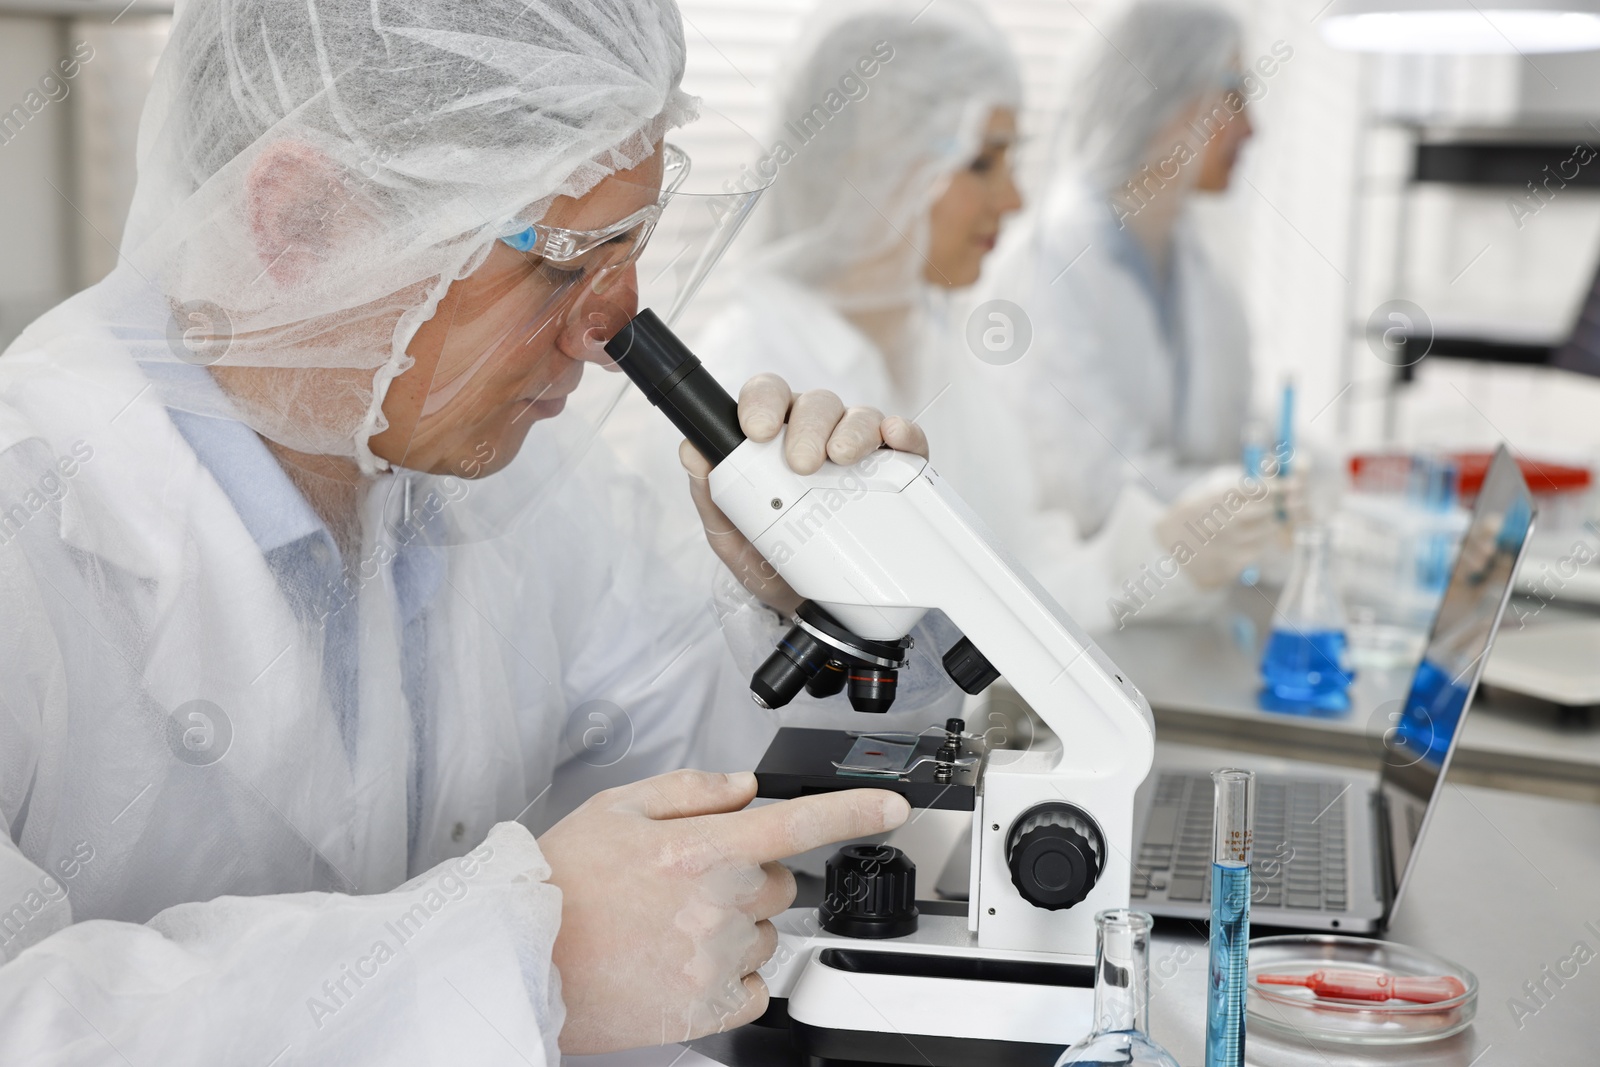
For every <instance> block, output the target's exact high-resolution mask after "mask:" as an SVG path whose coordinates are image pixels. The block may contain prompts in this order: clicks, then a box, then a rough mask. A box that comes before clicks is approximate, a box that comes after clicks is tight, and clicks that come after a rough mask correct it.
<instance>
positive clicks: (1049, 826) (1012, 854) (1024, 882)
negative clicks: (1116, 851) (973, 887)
mask: <svg viewBox="0 0 1600 1067" xmlns="http://www.w3.org/2000/svg"><path fill="white" fill-rule="evenodd" d="M1105 852H1106V848H1105V838H1104V837H1102V836H1101V834H1100V828H1099V827H1098V826H1096V825H1095V822H1094V820H1093V819H1091V818H1090V817H1089V815H1088V813H1087V812H1085V811H1084V810H1083V809H1082V808H1078V807H1074V806H1073V805H1071V804H1040V805H1039V806H1037V807H1034V808H1029V809H1028V810H1027V811H1025V812H1023V813H1022V815H1021V817H1019V818H1018V819H1017V821H1016V822H1014V823H1012V824H1011V832H1010V834H1008V835H1007V838H1006V865H1007V866H1008V867H1010V868H1011V881H1012V883H1013V884H1014V885H1016V887H1017V892H1018V893H1021V894H1022V899H1023V900H1026V901H1027V902H1028V903H1029V904H1032V905H1033V906H1034V907H1036V908H1044V909H1046V910H1048V911H1059V910H1060V909H1062V908H1070V907H1072V906H1073V905H1074V904H1076V903H1078V902H1079V901H1080V900H1082V899H1083V898H1084V897H1086V896H1088V895H1089V891H1090V890H1091V889H1093V888H1094V885H1095V882H1097V881H1098V880H1099V879H1100V872H1101V870H1103V869H1104V867H1105Z"/></svg>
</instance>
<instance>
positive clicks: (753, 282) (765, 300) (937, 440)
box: [694, 273, 1209, 631]
mask: <svg viewBox="0 0 1600 1067" xmlns="http://www.w3.org/2000/svg"><path fill="white" fill-rule="evenodd" d="M923 301H924V306H923V307H921V308H920V309H919V311H920V314H919V315H918V316H917V321H918V323H919V324H920V329H921V333H920V335H919V340H918V342H917V343H916V345H915V349H914V350H915V352H916V358H915V360H914V362H913V364H912V366H911V367H910V368H909V369H910V375H909V377H910V379H911V380H910V381H909V382H908V383H907V384H906V385H905V386H904V387H898V386H897V385H896V384H895V382H894V381H893V380H892V379H891V378H890V375H889V370H888V366H887V363H886V361H885V359H884V355H883V353H882V352H881V351H880V350H879V348H878V347H877V345H876V344H874V342H873V341H872V340H871V339H870V338H869V337H867V335H866V334H864V333H862V332H861V330H859V329H858V328H857V327H856V326H854V325H853V324H852V323H851V322H850V321H849V320H848V319H846V318H845V317H844V316H843V315H841V314H840V313H839V312H838V311H837V310H836V309H835V308H834V307H833V306H832V305H831V304H830V303H829V302H828V301H826V300H824V299H823V298H821V297H820V296H818V295H817V294H816V293H814V292H812V291H810V290H808V289H806V288H805V287H803V286H800V285H797V284H795V283H794V282H792V281H789V280H787V279H785V278H782V277H778V276H775V275H772V274H768V273H756V274H752V275H750V276H748V277H747V278H745V279H743V280H742V281H741V284H740V287H739V290H738V294H737V296H736V297H735V298H733V299H731V300H730V301H729V302H728V304H727V306H725V307H724V308H723V309H722V310H721V312H720V313H719V314H718V315H717V316H716V317H715V318H714V319H713V320H712V321H711V322H710V323H709V324H708V325H707V327H706V329H705V331H704V333H703V334H702V335H701V337H700V339H699V340H698V341H697V342H696V344H695V346H694V347H695V352H696V354H697V355H698V356H699V357H700V358H701V360H702V361H703V362H704V363H705V364H706V366H707V367H708V368H710V369H711V371H712V373H713V374H714V375H716V377H717V378H718V379H719V380H720V381H723V382H741V381H744V380H745V379H747V378H749V377H751V376H752V375H754V374H757V373H760V372H762V371H771V372H774V373H776V374H778V375H779V376H781V377H782V378H784V379H785V380H786V381H788V382H789V384H790V386H791V387H793V388H794V389H795V390H796V391H799V390H804V389H830V390H832V391H833V392H835V393H837V394H838V395H839V396H840V397H841V398H844V399H845V400H846V401H847V402H849V403H857V404H867V405H871V406H873V407H877V408H879V409H880V410H882V411H883V412H885V413H886V414H895V415H903V416H905V417H907V418H915V419H917V421H918V422H919V424H920V425H921V426H922V427H923V429H924V430H926V431H927V434H928V438H929V445H930V452H931V459H932V462H933V465H934V467H935V468H937V469H938V470H939V472H940V473H941V474H943V475H944V476H945V478H946V479H947V480H948V481H949V482H950V484H951V485H952V486H953V487H954V488H955V489H956V490H957V491H958V492H960V493H961V494H962V496H963V497H964V498H965V499H966V501H967V503H968V504H970V505H971V506H972V508H973V510H974V511H976V512H977V513H978V515H979V516H980V517H981V518H982V519H983V520H984V522H985V523H986V524H987V525H988V526H989V527H990V529H991V530H993V531H994V532H995V534H996V535H997V536H998V537H999V538H1000V540H1001V542H1002V543H1003V544H1005V545H1006V547H1007V548H1009V549H1010V550H1011V551H1012V553H1013V554H1014V555H1016V556H1017V558H1018V559H1019V560H1020V561H1021V562H1022V563H1023V564H1024V565H1025V566H1026V567H1027V568H1028V569H1029V570H1030V571H1032V573H1033V574H1034V576H1035V577H1036V578H1037V579H1038V580H1039V582H1040V584H1042V585H1043V586H1044V587H1045V589H1046V590H1048V591H1049V592H1050V593H1051V595H1052V596H1053V597H1054V598H1055V599H1056V600H1057V601H1058V602H1059V603H1060V604H1061V606H1062V607H1063V608H1065V609H1066V611H1067V613H1068V614H1069V615H1071V616H1072V617H1073V618H1074V619H1075V620H1077V621H1078V622H1079V623H1080V624H1081V625H1083V626H1084V627H1086V628H1087V629H1089V630H1091V631H1093V630H1099V629H1104V628H1106V627H1109V626H1112V625H1115V624H1116V622H1117V621H1118V614H1119V613H1118V611H1117V609H1116V607H1115V605H1114V604H1113V601H1114V600H1117V599H1122V600H1123V601H1124V603H1128V602H1129V601H1128V598H1127V596H1126V594H1125V592H1124V590H1123V583H1124V582H1127V581H1131V580H1136V579H1138V578H1139V577H1140V574H1141V571H1140V568H1141V567H1142V566H1143V565H1145V564H1153V563H1154V562H1156V561H1157V560H1159V559H1160V558H1161V557H1162V556H1163V555H1164V553H1163V551H1162V549H1161V546H1160V545H1159V544H1158V543H1157V541H1156V537H1155V526H1156V523H1157V522H1158V521H1159V520H1160V518H1161V516H1162V514H1163V513H1164V511H1165V507H1164V505H1162V504H1161V503H1160V502H1158V501H1157V500H1156V499H1155V498H1154V497H1153V496H1152V495H1151V494H1149V493H1147V492H1143V491H1142V490H1141V489H1139V488H1138V487H1129V488H1128V491H1126V492H1124V493H1122V494H1120V496H1119V499H1118V500H1117V501H1115V505H1114V507H1113V509H1112V514H1111V516H1110V518H1109V520H1108V521H1107V522H1105V523H1104V524H1103V527H1102V529H1101V530H1100V532H1099V533H1098V534H1097V535H1096V536H1095V537H1092V538H1084V537H1082V536H1081V535H1080V534H1079V532H1078V527H1077V524H1076V522H1075V521H1074V519H1073V516H1072V515H1071V514H1070V513H1068V512H1067V511H1066V510H1064V509H1062V508H1059V507H1057V508H1051V507H1048V506H1046V505H1044V504H1043V503H1041V501H1040V499H1039V496H1038V492H1037V482H1036V479H1035V475H1034V470H1035V463H1036V461H1037V459H1038V456H1037V448H1038V447H1039V446H1038V445H1035V444H1031V443H1030V441H1029V439H1028V437H1027V436H1026V435H1025V434H1024V432H1023V427H1022V425H1021V422H1020V421H1019V420H1018V418H1017V416H1016V411H1017V408H1016V406H1015V405H1016V403H1017V401H1015V400H1014V399H1012V398H1011V397H1009V396H1008V395H1006V394H1004V393H1003V392H1001V391H1000V389H999V388H998V387H997V385H996V383H995V381H994V380H993V378H992V377H991V375H992V373H993V371H994V368H991V367H988V366H986V365H984V364H982V363H980V362H979V361H978V360H976V359H975V358H973V357H972V355H971V353H969V352H968V351H967V350H966V348H965V341H964V336H963V333H962V326H961V322H960V321H959V320H960V318H961V312H960V307H961V306H964V305H959V306H953V302H951V301H950V300H949V299H948V298H947V297H946V295H945V294H944V293H943V292H942V291H939V290H932V289H930V290H928V291H927V292H925V293H924V294H923ZM1203 602H1204V603H1209V598H1207V597H1205V596H1203V594H1202V593H1201V592H1200V591H1199V590H1198V589H1196V588H1195V587H1194V585H1193V584H1192V583H1191V582H1190V581H1189V580H1188V578H1187V577H1186V576H1184V575H1183V574H1181V573H1180V574H1179V575H1178V576H1177V577H1176V578H1174V579H1172V580H1171V581H1170V582H1168V583H1167V584H1166V588H1164V589H1163V590H1162V592H1161V595H1160V596H1159V597H1156V598H1154V599H1152V600H1151V601H1150V604H1149V609H1148V611H1144V610H1141V611H1140V612H1139V613H1138V614H1139V617H1140V618H1146V619H1149V618H1157V617H1167V616H1171V615H1174V614H1181V613H1184V612H1189V611H1193V610H1195V608H1196V606H1197V605H1198V604H1200V603H1203ZM1132 603H1135V604H1137V603H1138V601H1136V600H1135V601H1132Z"/></svg>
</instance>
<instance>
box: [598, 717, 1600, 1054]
mask: <svg viewBox="0 0 1600 1067" xmlns="http://www.w3.org/2000/svg"><path fill="white" fill-rule="evenodd" d="M1166 746H1167V743H1166V742H1161V743H1160V747H1162V748H1165V747H1166ZM1215 755H1216V758H1217V759H1218V760H1219V761H1222V760H1225V759H1226V758H1227V755H1228V753H1227V752H1225V751H1216V752H1215ZM1596 886H1600V807H1596V806H1594V805H1590V804H1584V803H1578V802H1573V801H1567V800H1559V799H1555V798H1551V797H1547V796H1535V795H1530V794H1526V793H1516V792H1510V791H1507V790H1502V789H1488V788H1484V787H1480V786H1472V785H1460V784H1450V785H1448V786H1447V787H1446V791H1445V795H1444V796H1443V797H1442V798H1441V800H1440V803H1439V808H1438V811H1437V813H1436V815H1435V817H1434V819H1433V822H1432V823H1431V824H1430V826H1429V829H1428V832H1427V836H1426V837H1425V838H1424V840H1423V843H1422V855H1421V857H1420V858H1419V860H1418V863H1417V869H1416V872H1415V874H1414V876H1413V881H1412V883H1411V885H1410V886H1409V887H1408V888H1407V890H1406V894H1405V897H1404V898H1403V900H1402V901H1401V904H1400V907H1399V909H1398V910H1397V912H1396V914H1395V916H1394V919H1393V921H1392V923H1391V924H1390V928H1389V930H1388V932H1387V933H1386V934H1385V935H1383V936H1384V937H1385V938H1386V939H1388V940H1393V941H1400V942H1404V943H1406V944H1409V945H1415V946H1417V947H1420V948H1423V949H1426V950H1428V951H1430V952H1433V953H1435V954H1436V955H1439V956H1443V957H1444V958H1446V959H1448V960H1452V961H1454V962H1456V963H1459V964H1462V965H1463V966H1465V967H1467V968H1469V969H1470V970H1472V971H1473V973H1475V974H1476V975H1477V976H1478V981H1479V993H1478V1008H1477V1016H1476V1018H1475V1020H1474V1022H1473V1024H1472V1026H1470V1027H1469V1028H1468V1029H1467V1030H1465V1031H1464V1032H1462V1033H1460V1034H1457V1035H1455V1036H1454V1037H1450V1038H1446V1039H1444V1040H1442V1041H1437V1042H1432V1043H1428V1044H1422V1045H1411V1046H1400V1047H1391V1048H1377V1047H1371V1046H1352V1045H1336V1044H1330V1043H1325V1042H1318V1043H1316V1044H1314V1045H1313V1044H1309V1043H1296V1042H1291V1041H1286V1040H1282V1039H1278V1038H1274V1037H1272V1036H1270V1035H1267V1034H1264V1033H1261V1032H1259V1031H1258V1030H1255V1029H1252V1030H1251V1031H1250V1032H1249V1036H1248V1039H1247V1045H1246V1061H1247V1062H1248V1063H1250V1064H1254V1065H1261V1067H1268V1065H1271V1067H1301V1065H1305V1067H1313V1065H1315V1067H1346V1065H1356V1064H1360V1065H1380V1064H1383V1065H1386V1064H1416V1065H1426V1067H1530V1065H1533V1064H1540V1065H1543V1064H1551V1065H1556V1064H1559V1065H1563V1067H1565V1065H1568V1064H1571V1065H1574V1067H1577V1065H1579V1064H1590V1063H1594V1062H1595V1051H1594V1050H1595V1045H1596V1041H1597V1039H1600V1025H1597V1023H1596V1018H1597V1014H1600V892H1597V891H1596V889H1595V887H1596ZM1580 945H1582V946H1585V949H1584V950H1580V949H1579V947H1578V946H1580ZM1580 959H1582V960H1584V961H1586V962H1581V963H1580V962H1577V961H1578V960H1580ZM1206 967H1207V955H1206V942H1205V933H1204V929H1203V925H1202V924H1191V923H1186V922H1182V921H1178V920H1158V921H1157V923H1156V931H1155V937H1154V938H1153V940H1152V945H1151V952H1150V970H1151V997H1150V1007H1151V1027H1150V1029H1151V1035H1152V1036H1153V1037H1154V1038H1155V1039H1156V1040H1157V1041H1159V1042H1160V1043H1161V1044H1163V1045H1164V1046H1166V1048H1167V1049H1168V1051H1170V1052H1171V1053H1172V1054H1173V1055H1174V1056H1175V1057H1176V1058H1177V1059H1178V1062H1179V1063H1181V1064H1183V1065H1184V1067H1199V1065H1200V1064H1203V1063H1204V1060H1205V1049H1204V1040H1205V996H1206V992H1205V991H1206ZM1563 974H1565V975H1566V976H1567V977H1562V975H1563ZM1552 976H1554V977H1552ZM1530 983H1532V984H1533V985H1539V984H1542V985H1543V987H1544V990H1545V991H1544V992H1543V993H1541V994H1540V996H1539V999H1537V1000H1536V999H1534V998H1533V997H1531V996H1530V995H1529V992H1528V989H1529V984H1530ZM1517 1005H1520V1006H1521V1007H1520V1008H1518V1007H1517ZM693 1049H694V1050H695V1052H696V1053H698V1054H699V1055H700V1056H703V1057H705V1059H706V1060H710V1061H711V1062H713V1063H722V1064H728V1065H730V1067H754V1065H761V1067H785V1065H791V1064H792V1065H796V1067H798V1065H799V1064H800V1063H801V1060H800V1058H799V1057H798V1056H796V1055H795V1054H794V1052H793V1051H792V1049H791V1048H790V1047H789V1044H788V1039H787V1035H786V1034H785V1033H784V1032H783V1031H779V1030H770V1029H765V1028H761V1027H755V1026H747V1027H743V1028H741V1029H740V1030H737V1031H734V1032H732V1033H728V1034H719V1035H716V1036H713V1037H709V1038H703V1039H701V1040H699V1041H696V1042H694V1043H693ZM636 1055H637V1054H632V1055H630V1057H629V1059H628V1060H627V1061H626V1062H627V1063H630V1064H638V1065H639V1067H644V1065H646V1064H654V1063H657V1062H659V1064H660V1067H666V1065H668V1064H670V1063H673V1062H674V1057H675V1056H677V1055H679V1052H678V1051H677V1050H673V1051H671V1052H670V1053H669V1054H667V1055H666V1056H665V1057H664V1058H661V1059H660V1060H659V1061H657V1060H654V1059H646V1058H643V1057H639V1058H633V1056H636ZM616 1062H617V1063H619V1064H620V1063H622V1062H623V1061H621V1060H619V1061H616ZM704 1062H705V1060H702V1059H699V1058H698V1057H696V1056H694V1055H685V1056H684V1057H683V1058H682V1059H681V1060H678V1061H677V1067H691V1064H702V1063H704ZM918 1062H921V1061H918Z"/></svg>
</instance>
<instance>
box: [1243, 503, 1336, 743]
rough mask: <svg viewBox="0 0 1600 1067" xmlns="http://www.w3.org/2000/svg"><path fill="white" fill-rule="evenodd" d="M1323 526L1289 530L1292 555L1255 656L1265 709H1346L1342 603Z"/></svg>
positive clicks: (1323, 711) (1301, 712) (1306, 711)
mask: <svg viewBox="0 0 1600 1067" xmlns="http://www.w3.org/2000/svg"><path fill="white" fill-rule="evenodd" d="M1330 551H1331V550H1330V545H1329V540H1328V531H1327V529H1326V528H1324V527H1321V526H1303V527H1301V528H1300V529H1299V530H1297V531H1295V535H1294V558H1293V560H1292V561H1291V563H1290V565H1289V581H1288V582H1287V583H1286V584H1285V585H1284V587H1283V596H1282V598H1281V599H1280V600H1279V601H1278V606H1277V610H1276V611H1275V612H1273V616H1272V636H1271V637H1270V638H1269V639H1268V641H1267V650H1266V653H1265V654H1264V655H1263V656H1262V658H1261V680H1262V681H1263V682H1264V683H1265V685H1264V686H1263V687H1262V689H1261V694H1260V698H1259V700H1260V704H1261V706H1262V707H1263V708H1265V709H1267V710H1268V711H1283V712H1289V713H1291V714H1298V715H1318V714H1322V715H1328V714H1339V713H1341V712H1345V711H1348V710H1349V709H1350V682H1351V680H1352V679H1353V678H1354V677H1355V674H1354V673H1353V672H1352V671H1351V670H1350V667H1349V655H1348V652H1347V650H1346V642H1345V615H1344V604H1343V602H1342V601H1341V600H1340V597H1339V589H1338V587H1337V585H1335V583H1334V576H1333V562H1332V559H1331V556H1330Z"/></svg>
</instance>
